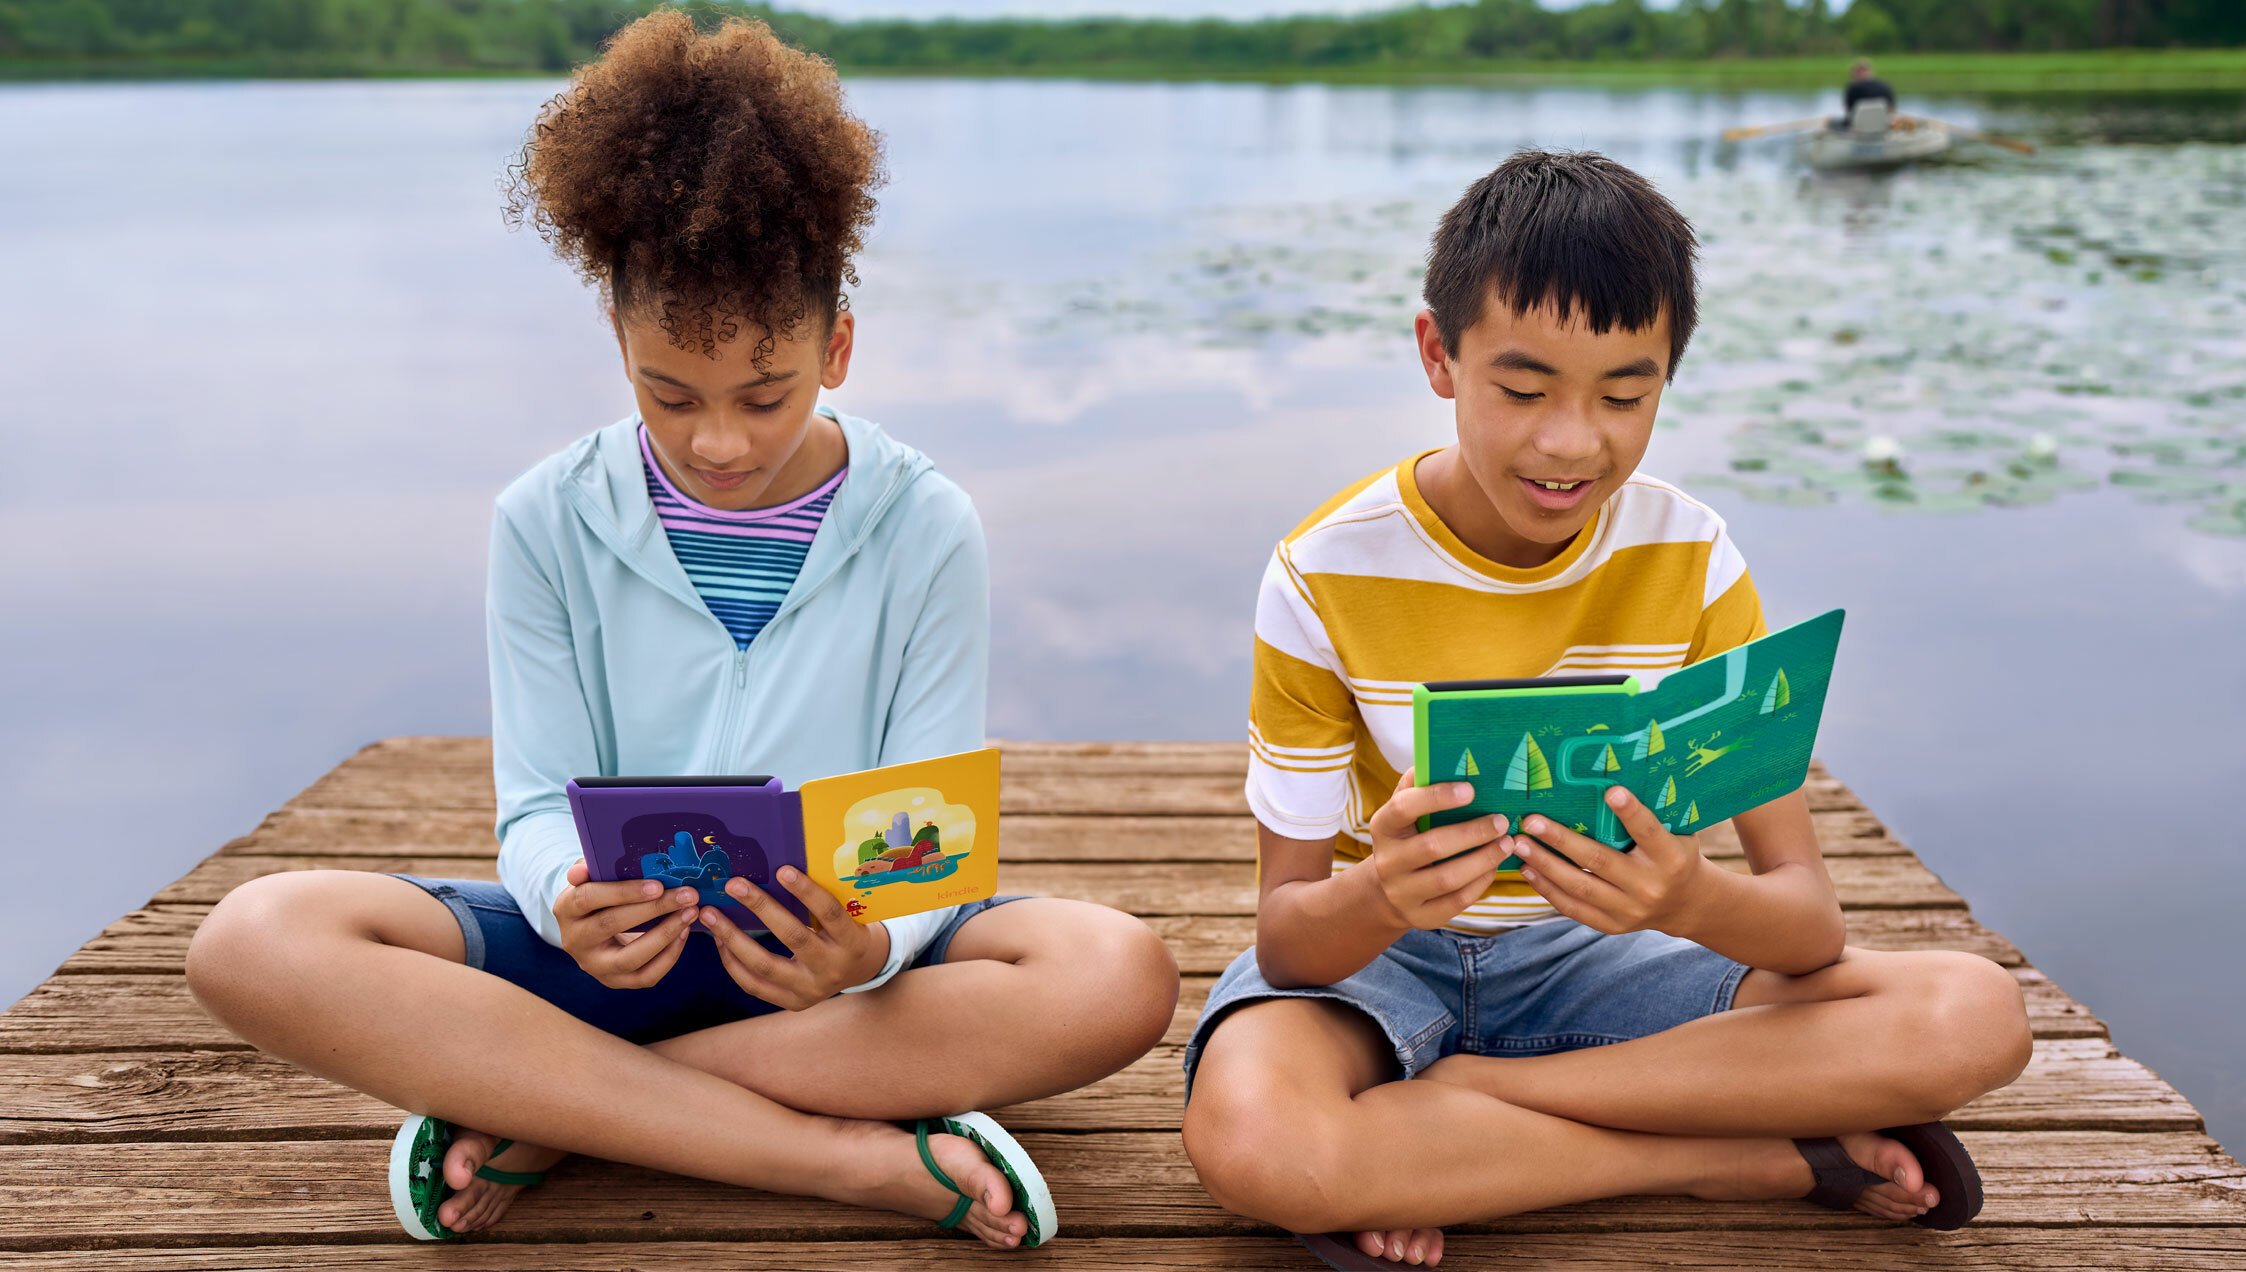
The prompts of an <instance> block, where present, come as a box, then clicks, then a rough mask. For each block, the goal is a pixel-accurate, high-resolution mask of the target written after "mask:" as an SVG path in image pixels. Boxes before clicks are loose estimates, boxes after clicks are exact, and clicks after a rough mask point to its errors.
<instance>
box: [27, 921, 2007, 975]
mask: <svg viewBox="0 0 2246 1272" xmlns="http://www.w3.org/2000/svg"><path fill="white" fill-rule="evenodd" d="M210 911H211V908H210V906H208V905H157V906H150V907H148V908H147V909H143V910H135V911H133V912H132V913H131V914H128V915H126V916H124V917H123V918H121V919H118V920H117V921H116V922H114V923H112V924H110V925H109V926H108V927H107V928H105V929H103V930H102V932H101V934H100V935H99V936H96V937H95V938H94V939H93V940H91V941H88V942H87V943H86V944H85V945H84V946H83V947H82V948H80V949H79V950H78V951H77V952H76V953H74V954H72V955H71V956H70V959H69V961H67V962H65V963H64V964H63V965H62V967H61V968H60V969H59V971H60V973H61V974H64V975H73V976H75V975H83V974H87V973H99V972H109V973H117V972H177V971H179V970H180V969H181V968H182V967H183V966H185V964H186V959H187V942H188V939H189V938H190V937H191V936H193V935H194V932H195V926H196V925H197V924H198V923H201V922H202V921H203V916H204V915H207V914H209V913H210ZM1146 923H1147V925H1148V926H1149V927H1152V928H1153V929H1154V930H1155V932H1156V933H1158V934H1159V935H1160V936H1161V937H1162V939H1163V940H1165V941H1167V942H1169V945H1170V952H1171V953H1172V954H1174V955H1176V956H1177V960H1178V968H1179V970H1181V971H1184V972H1187V973H1193V972H1221V971H1223V970H1224V969H1225V967H1226V966H1227V965H1229V964H1230V963H1231V962H1232V957H1233V955H1235V954H1238V953H1239V952H1240V951H1241V950H1244V949H1246V948H1247V947H1248V945H1249V944H1250V943H1251V942H1253V941H1254V940H1255V935H1256V928H1255V918H1254V916H1252V915H1239V914H1228V915H1179V914H1168V915H1154V916H1152V917H1150V918H1148V919H1147V920H1146ZM1848 940H1849V943H1850V944H1852V945H1860V946H1863V947H1864V948H1866V949H1874V950H1921V949H1924V950H1963V951H1965V952H1966V953H1969V954H1979V955H1980V956H1981V957H1983V958H1986V959H1989V960H1990V961H1992V962H1996V963H2002V964H2004V965H2005V966H2006V967H2017V966H2019V965H2020V963H2021V962H2022V961H2023V960H2022V959H2021V957H2020V950H2019V947H2018V946H2016V945H2014V944H2012V942H2010V941H2007V940H2005V939H2004V938H2003V937H2001V936H1999V935H1997V934H1996V933H1994V932H1991V931H1990V930H1988V929H1987V928H1985V927H1982V926H1981V925H1980V924H1979V923H1978V922H1976V921H1975V920H1974V918H1973V916H1972V915H1970V914H1968V913H1966V912H1965V911H1963V910H1851V911H1849V912H1848Z"/></svg>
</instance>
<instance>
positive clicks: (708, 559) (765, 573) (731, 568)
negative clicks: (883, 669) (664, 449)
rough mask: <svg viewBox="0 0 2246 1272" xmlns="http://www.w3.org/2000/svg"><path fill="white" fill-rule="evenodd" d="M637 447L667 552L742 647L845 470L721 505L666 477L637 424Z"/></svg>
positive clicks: (771, 610) (786, 580)
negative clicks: (775, 493) (752, 500)
mask: <svg viewBox="0 0 2246 1272" xmlns="http://www.w3.org/2000/svg"><path fill="white" fill-rule="evenodd" d="M639 453H640V461H641V462H642V463H643V464H645V465H646V466H647V494H648V497H649V498H650V499H653V500H654V501H655V516H656V519H657V520H659V521H661V522H662V523H663V533H664V535H665V536H666V537H668V538H669V539H670V541H671V554H672V555H674V556H676V557H677V558H678V563H679V564H680V565H682V566H685V567H686V577H687V578H688V579H689V580H691V581H692V582H693V584H694V591H695V592H696V593H697V594H698V595H700V596H701V598H702V603H703V604H704V605H707V606H709V607H710V613H711V614H713V615H715V616H716V617H717V620H718V621H719V622H721V623H723V624H725V630H726V631H728V632H731V633H732V634H733V643H734V645H735V646H736V647H737V648H740V649H747V648H748V647H749V642H750V641H753V640H755V639H756V638H757V633H758V632H761V631H763V630H764V625H765V624H766V623H769V622H771V621H772V616H773V615H774V614H776V613H778V612H779V609H780V602H781V601H782V600H783V599H785V598H786V597H787V594H788V589H789V588H790V587H793V586H794V585H795V576H796V575H797V574H798V573H799V572H801V571H802V569H803V558H804V556H805V555H806V554H807V553H809V552H810V551H811V539H812V537H813V536H814V535H816V534H817V533H818V532H819V522H820V521H821V520H822V519H824V518H825V517H826V515H827V508H828V506H829V505H831V504H833V503H834V492H835V491H836V490H837V489H838V488H840V487H841V485H842V479H843V477H844V476H845V475H846V474H847V473H848V472H849V471H850V470H849V469H848V468H844V469H842V470H841V471H840V472H837V473H836V474H835V475H834V476H832V477H829V478H828V479H827V480H826V481H825V482H824V483H823V484H821V485H820V487H819V488H818V489H817V490H814V491H812V492H811V493H810V494H808V495H805V496H803V497H802V498H800V499H791V500H789V501H788V502H787V503H784V504H779V505H776V506H774V507H770V508H744V509H742V510H740V511H738V512H728V511H726V510H724V509H722V508H712V507H710V506H708V505H707V504H703V503H699V502H697V501H696V500H694V499H693V498H692V497H690V496H688V495H686V494H684V493H682V492H681V491H680V490H679V488H678V487H676V486H674V485H672V484H671V479H670V478H669V477H667V476H665V475H664V473H663V466H662V465H661V464H658V463H656V462H655V452H654V450H653V449H652V448H651V447H650V446H649V445H648V441H647V426H646V425H644V424H643V425H641V426H640V432H639Z"/></svg>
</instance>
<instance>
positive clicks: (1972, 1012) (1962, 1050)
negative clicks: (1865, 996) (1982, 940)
mask: <svg viewBox="0 0 2246 1272" xmlns="http://www.w3.org/2000/svg"><path fill="white" fill-rule="evenodd" d="M1914 991H1915V992H1914V994H1913V999H1914V1003H1913V1007H1914V1012H1913V1014H1914V1016H1915V1020H1916V1024H1917V1028H1915V1029H1914V1030H1912V1031H1911V1032H1912V1035H1913V1041H1914V1043H1915V1044H1916V1045H1915V1046H1914V1048H1913V1051H1914V1052H1915V1055H1913V1056H1912V1057H1911V1063H1913V1064H1914V1065H1916V1066H1917V1067H1919V1068H1920V1069H1921V1070H1922V1071H1923V1074H1924V1079H1925V1080H1924V1082H1923V1083H1921V1084H1919V1085H1920V1086H1921V1088H1922V1089H1923V1090H1924V1091H1925V1092H1926V1095H1927V1097H1928V1100H1929V1102H1930V1105H1931V1109H1930V1118H1929V1120H1931V1119H1932V1118H1938V1117H1942V1116H1945V1115H1947V1114H1948V1113H1950V1112H1952V1111H1953V1110H1956V1109H1958V1108H1961V1107H1963V1106H1965V1105H1967V1104H1970V1103H1972V1102H1973V1101H1974V1100H1976V1099H1979V1098H1980V1097H1981V1096H1983V1095H1986V1094H1987V1093H1989V1092H1991V1091H1994V1090H1996V1089H1997V1088H1998V1087H2001V1086H2004V1085H2005V1084H2006V1083H2009V1082H2011V1081H2012V1080H2013V1079H2014V1078H2017V1077H2019V1076H2020V1073H2021V1071H2022V1070H2024V1069H2026V1068H2027V1066H2028V1059H2029V1057H2030V1055H2031V1054H2032V1053H2033V1051H2034V1047H2035V1040H2034V1036H2033V1034H2032V1033H2031V1031H2030V1030H2029V1028H2028V1013H2027V1007H2026V1004H2025V1002H2024V1000H2023V999H2022V997H2021V994H2020V985H2019V982H2018V981H2015V980H2014V979H2013V978H2012V974H2011V973H2010V972H2008V971H2006V970H2005V969H2003V968H2002V967H1999V966H1997V965H1996V964H1995V963H1992V962H1990V961H1989V960H1987V959H1985V958H1981V957H1979V956H1978V955H1973V954H1963V953H1955V952H1950V951H1943V952H1938V953H1930V954H1929V955H1927V956H1926V958H1925V960H1924V966H1923V967H1921V968H1920V969H1919V975H1918V976H1917V978H1916V984H1915V986H1914Z"/></svg>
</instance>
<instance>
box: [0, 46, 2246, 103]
mask: <svg viewBox="0 0 2246 1272" xmlns="http://www.w3.org/2000/svg"><path fill="white" fill-rule="evenodd" d="M1847 61H1848V59H1847V58H1846V57H1845V56H1842V55H1837V54H1836V55H1833V56H1819V57H1785V58H1757V59H1747V58H1734V59H1723V58H1718V59H1709V60H1705V61H1643V62H1624V61H1599V62H1556V61H1555V62H1539V61H1487V62H1428V63H1402V62H1383V63H1370V64H1366V65H1362V66H1328V67H1313V68H1294V67H1256V68H1225V67H1207V66H1193V65H1157V64H1143V63H1071V64H1066V65H1049V66H942V67H935V66H930V67H900V66H850V65H844V66H842V67H841V70H842V73H843V75H844V76H845V77H846V78H856V79H979V80H1054V81H1066V80H1075V81H1094V82H1109V83H1178V84H1195V83H1227V84H1267V85H1275V84H1331V85H1337V86H1357V87H1444V86H1450V87H1464V88H1552V87H1582V88H1625V89H1662V88H1685V89H1703V90H1718V91H1753V90H1764V89H1805V88H1813V89H1827V88H1830V89H1837V87H1838V86H1839V85H1840V83H1841V82H1842V81H1843V79H1845V77H1846V66H1847ZM1877 65H1878V67H1879V70H1880V73H1881V75H1882V76H1883V77H1887V78H1890V79H1892V80H1894V81H1896V82H1897V83H1898V87H1901V88H1903V89H1904V90H1905V91H1907V92H1910V93H1913V94H1927V93H1943V94H1951V95H1955V94H1960V93H1965V94H1988V95H1992V96H1993V95H2012V94H2097V93H2144V94H2169V93H2225V92H2238V93H2246V48H2241V49H2108V50H2099V51H2094V52H2074V53H1897V54H1890V55H1887V56H1884V57H1880V58H1878V59H1877ZM566 75H567V72H566V71H565V70H557V69H548V68H539V67H520V68H517V67H459V66H435V65H426V66H418V65H388V66H386V65H377V64H372V63H368V62H365V61H361V60H356V59H349V58H293V59H283V58H232V59H196V58H145V59H117V60H105V59H74V60H68V61H62V60H54V59H32V58H20V57H19V58H0V84H58V83H160V82H177V81H211V80H338V79H341V80H401V79H414V80H462V79H466V80H480V79H560V78H563V77H565V76H566Z"/></svg>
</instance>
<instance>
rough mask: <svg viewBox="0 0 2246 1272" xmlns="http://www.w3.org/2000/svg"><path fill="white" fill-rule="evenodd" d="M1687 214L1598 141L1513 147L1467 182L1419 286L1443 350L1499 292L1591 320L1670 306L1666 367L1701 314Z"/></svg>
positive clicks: (1516, 304) (1637, 316) (1645, 314)
mask: <svg viewBox="0 0 2246 1272" xmlns="http://www.w3.org/2000/svg"><path fill="white" fill-rule="evenodd" d="M1696 254H1697V241H1696V240H1695V239H1694V237H1693V233H1692V224H1691V222H1689V221H1687V220H1685V219H1684V215H1683V214H1682V213H1680V212H1678V211H1677V209H1676V207H1675V206H1674V205H1672V204H1671V203H1670V202H1669V200H1667V199H1665V198H1663V197H1662V196H1661V192H1660V191H1658V190H1656V189H1654V188H1653V183H1652V182H1649V181H1647V180H1646V179H1645V178H1644V177H1641V176H1639V175H1638V174H1637V173H1635V172H1632V171H1631V170H1630V169H1628V168H1625V167H1623V166H1622V165H1621V164H1618V163H1616V162H1615V161H1614V160H1612V159H1609V158H1607V157H1606V156H1605V155H1602V154H1596V153H1593V152H1591V151H1573V152H1566V151H1562V152H1553V151H1545V150H1522V151H1517V152H1515V153H1514V154H1513V156H1512V157H1511V158H1509V159H1507V160H1506V161H1505V162H1504V163H1501V164H1499V165H1498V166H1497V169H1496V171H1494V172H1492V173H1490V174H1489V175H1488V176H1486V177H1483V178H1482V179H1481V180H1479V181H1476V182H1475V183H1474V184H1473V185H1471V186H1468V187H1467V188H1466V193H1465V194H1464V195H1462V196H1460V198H1459V200H1458V202H1457V203H1455V204H1453V205H1452V206H1451V210H1450V211H1448V212H1445V213H1444V214H1443V221H1442V224H1441V225H1440V226H1438V227H1437V228H1436V230H1435V241H1434V243H1433V244H1432V246H1430V247H1429V249H1428V252H1427V283H1426V288H1425V291H1424V292H1423V295H1424V296H1425V297H1426V300H1427V308H1428V309H1429V310H1431V311H1432V312H1433V313H1434V315H1435V328H1436V330H1437V331H1438V332H1440V333H1441V335H1442V339H1443V351H1444V352H1445V353H1448V354H1449V355H1450V356H1452V357H1454V358H1455V357H1457V356H1458V337H1459V333H1460V332H1463V331H1465V330H1466V329H1467V328H1468V327H1471V326H1473V325H1474V324H1475V323H1477V322H1479V321H1481V318H1482V306H1483V305H1485V304H1487V303H1488V302H1489V301H1491V300H1492V299H1495V300H1496V301H1497V302H1498V303H1499V304H1503V305H1506V306H1509V307H1510V308H1511V309H1512V310H1513V312H1514V313H1515V314H1525V313H1527V312H1528V311H1530V310H1531V309H1535V308H1537V307H1538V306H1540V305H1543V304H1547V303H1549V304H1551V305H1552V306H1553V308H1554V311H1555V313H1556V315H1557V317H1558V318H1559V320H1560V321H1561V322H1563V323H1564V322H1566V321H1568V319H1569V317H1570V316H1571V315H1572V314H1574V313H1576V312H1577V311H1578V310H1580V311H1581V313H1582V315H1583V318H1584V320H1585V321H1586V322H1587V323H1588V325H1589V326H1590V328H1591V330H1592V331H1594V332H1599V333H1602V334H1603V333H1605V332H1607V331H1609V330H1612V329H1613V328H1614V327H1616V326H1618V325H1619V326H1621V327H1622V328H1623V329H1624V330H1626V331H1642V330H1644V329H1646V328H1647V327H1650V326H1652V325H1653V324H1654V322H1655V320H1656V319H1658V318H1659V317H1660V316H1661V315H1662V314H1663V313H1664V312H1666V313H1667V314H1668V315H1669V367H1668V376H1669V378H1670V379H1675V378H1676V374H1677V362H1678V360H1679V359H1681V358H1683V357H1684V351H1685V342H1686V341H1689V340H1690V339H1692V328H1693V325H1694V324H1695V323H1696V322H1697V321H1698V320H1699V306H1698V301H1697V296H1696V293H1697V290H1698V283H1697V281H1696V278H1695V275H1694V268H1693V260H1694V257H1695V255H1696Z"/></svg>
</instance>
